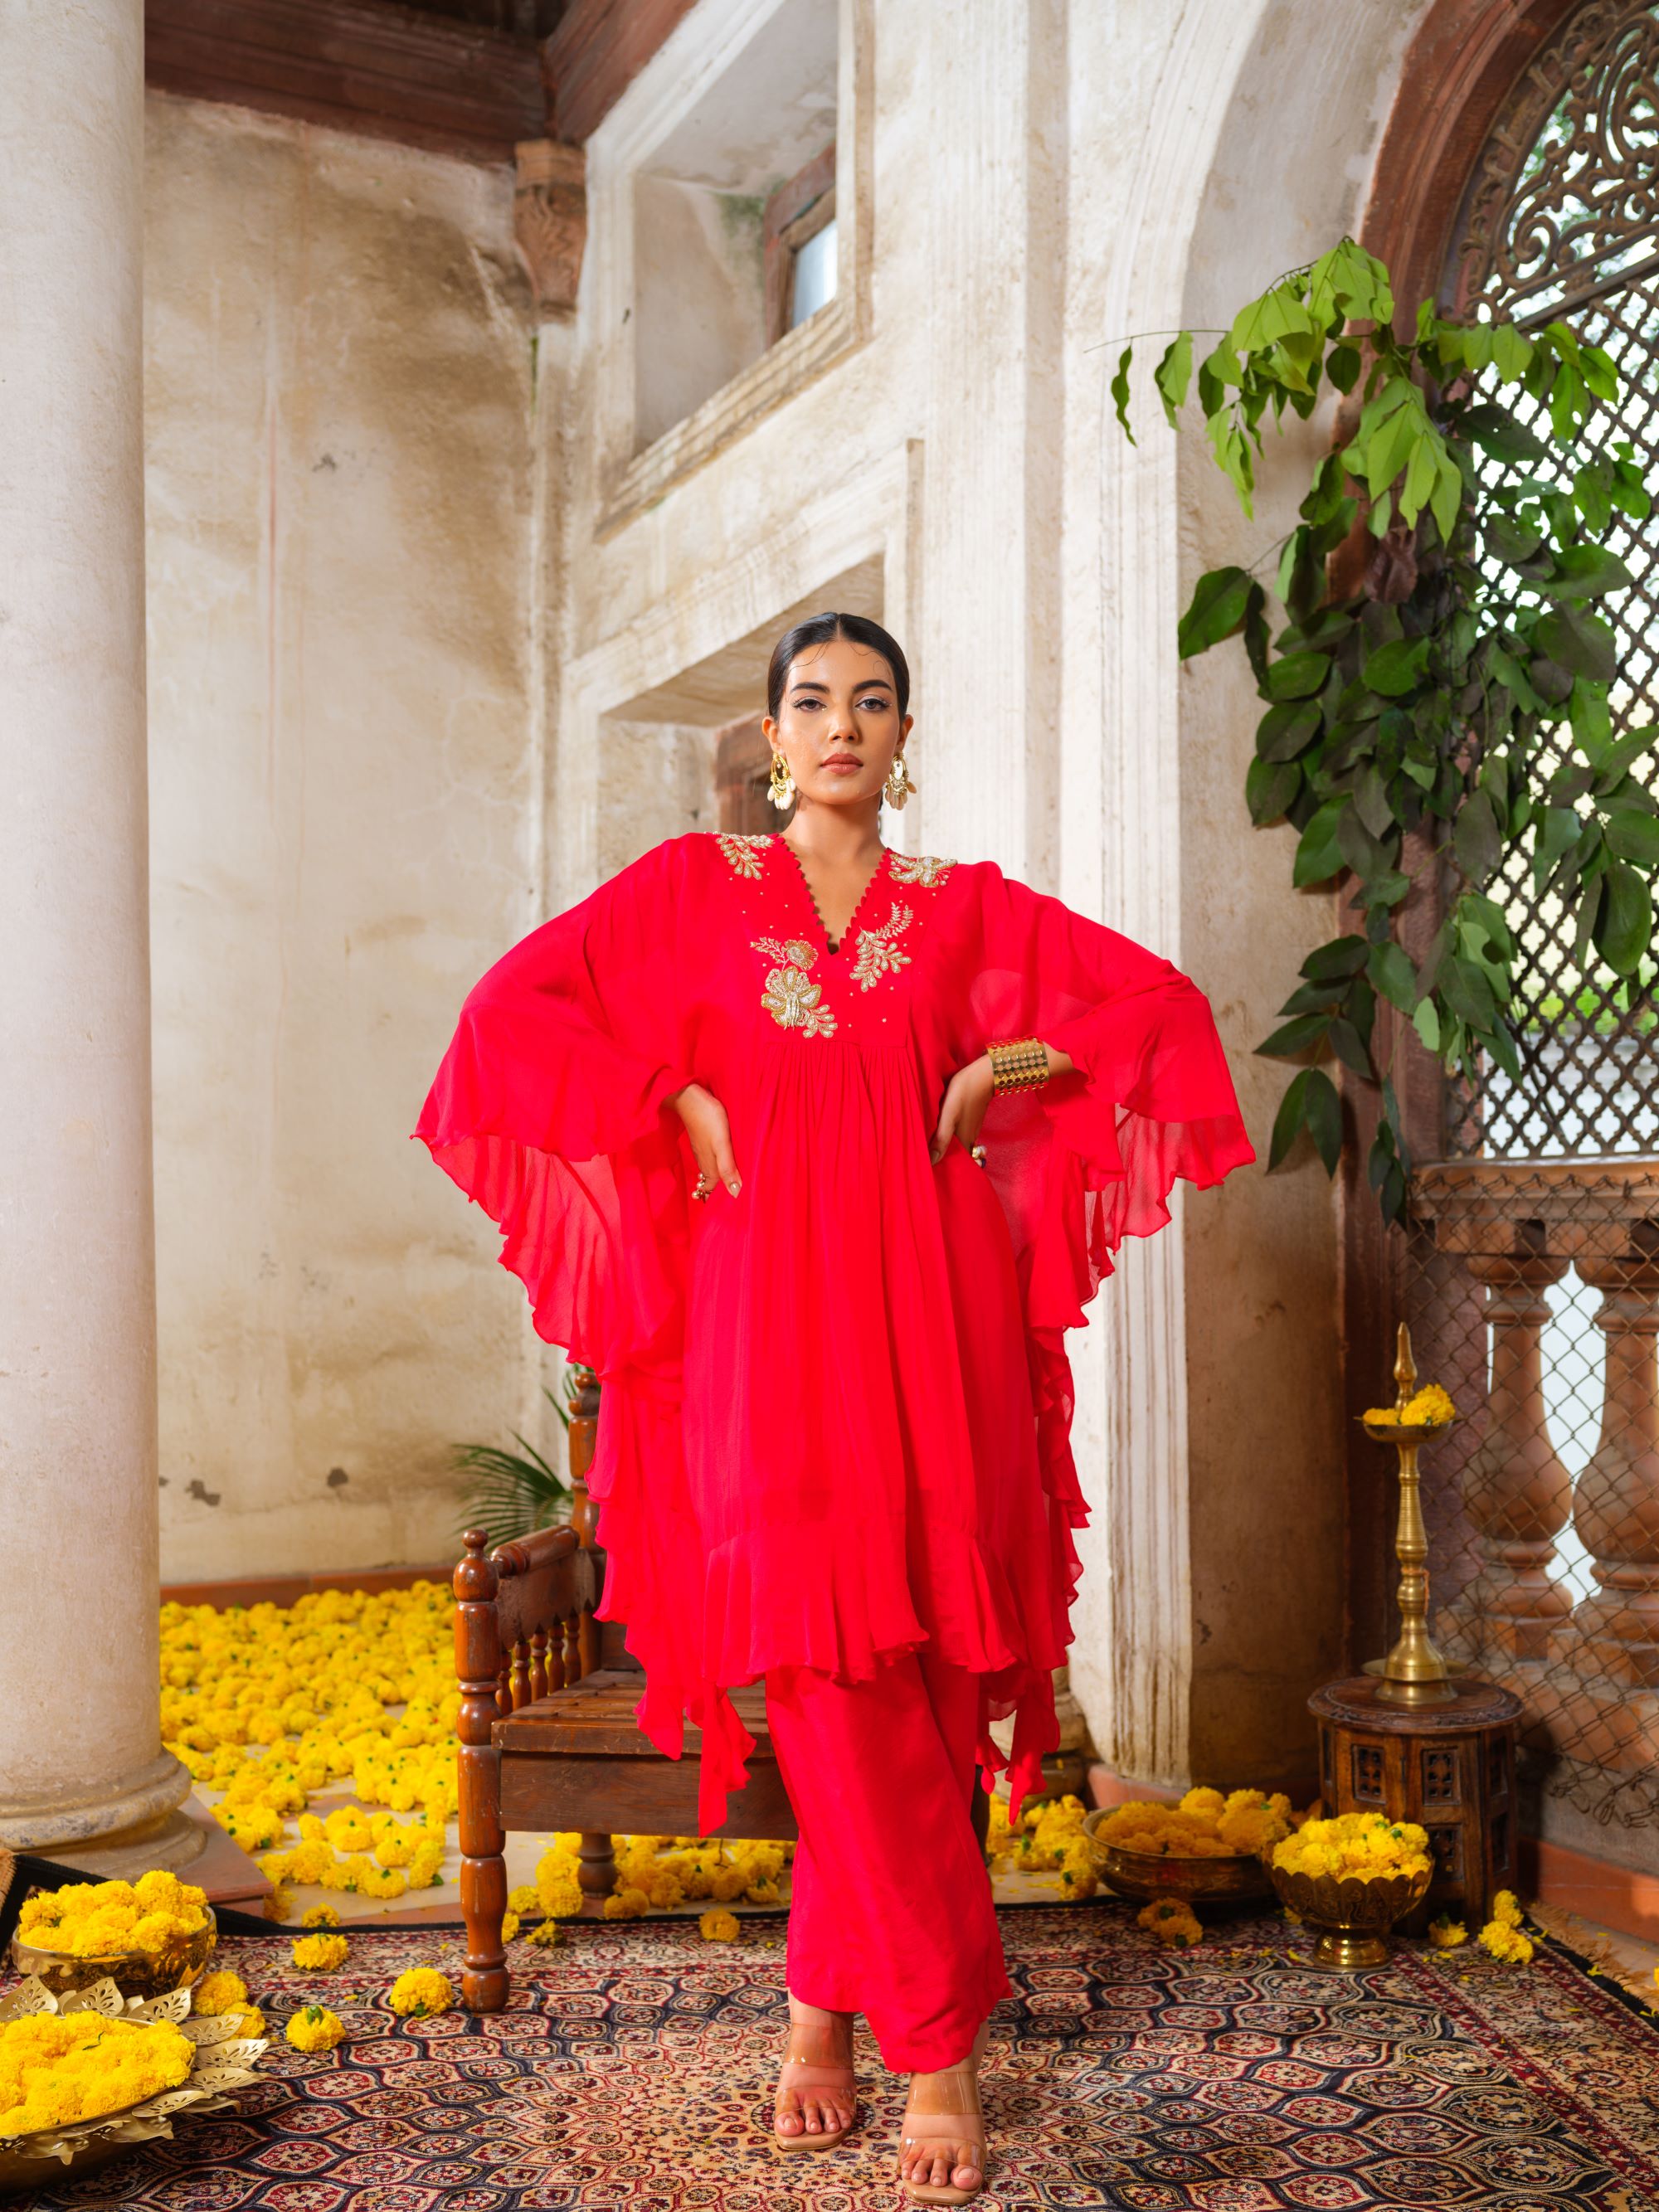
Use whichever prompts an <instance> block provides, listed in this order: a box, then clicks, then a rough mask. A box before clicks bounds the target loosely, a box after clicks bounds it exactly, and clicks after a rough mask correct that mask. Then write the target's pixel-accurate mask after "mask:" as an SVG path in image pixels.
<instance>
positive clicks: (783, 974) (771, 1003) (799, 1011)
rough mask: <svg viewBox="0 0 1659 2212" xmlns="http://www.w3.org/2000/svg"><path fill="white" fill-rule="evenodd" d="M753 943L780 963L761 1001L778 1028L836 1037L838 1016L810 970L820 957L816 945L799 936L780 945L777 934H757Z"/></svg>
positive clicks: (771, 972) (810, 1034)
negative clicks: (825, 998) (813, 945)
mask: <svg viewBox="0 0 1659 2212" xmlns="http://www.w3.org/2000/svg"><path fill="white" fill-rule="evenodd" d="M750 943H751V945H752V948H753V950H754V951H757V952H763V953H764V954H765V955H766V957H767V958H768V959H769V960H775V961H776V962H777V963H778V964H777V966H776V967H775V968H774V969H771V970H770V971H769V974H768V975H767V978H766V984H765V987H764V988H763V991H762V992H761V1004H762V1006H764V1007H765V1009H766V1011H767V1012H768V1013H769V1014H770V1015H771V1017H772V1018H773V1020H774V1021H775V1023H776V1024H777V1025H778V1027H779V1028H780V1029H784V1030H800V1031H801V1033H802V1035H803V1036H810V1037H811V1036H834V1035H835V1032H836V1017H835V1015H834V1014H833V1013H832V1012H831V1011H830V1009H829V1007H828V1006H825V1005H824V1004H823V985H822V984H821V983H815V982H814V981H812V979H811V975H809V974H808V973H807V970H808V969H810V968H811V965H812V963H813V962H814V961H815V960H816V959H817V957H818V956H817V952H816V951H815V950H814V949H813V947H812V946H811V945H808V944H807V943H805V940H804V939H800V938H798V937H797V938H791V939H790V940H789V941H788V943H787V944H780V943H779V941H778V939H776V938H775V937H757V938H754V939H751V940H750Z"/></svg>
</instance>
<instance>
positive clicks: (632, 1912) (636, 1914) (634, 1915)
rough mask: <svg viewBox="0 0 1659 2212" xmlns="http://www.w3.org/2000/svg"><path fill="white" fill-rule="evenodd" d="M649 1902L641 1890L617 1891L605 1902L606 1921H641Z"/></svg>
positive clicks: (649, 1906) (647, 1910)
mask: <svg viewBox="0 0 1659 2212" xmlns="http://www.w3.org/2000/svg"><path fill="white" fill-rule="evenodd" d="M650 1910H651V1900H650V1899H649V1898H648V1897H647V1895H646V1893H645V1892H644V1891H643V1890H642V1889H619V1890H617V1891H616V1892H615V1893H614V1894H613V1895H611V1896H610V1897H607V1898H606V1899H605V1918H606V1919H607V1920H643V1919H644V1917H645V1916H646V1914H647V1912H649V1911H650Z"/></svg>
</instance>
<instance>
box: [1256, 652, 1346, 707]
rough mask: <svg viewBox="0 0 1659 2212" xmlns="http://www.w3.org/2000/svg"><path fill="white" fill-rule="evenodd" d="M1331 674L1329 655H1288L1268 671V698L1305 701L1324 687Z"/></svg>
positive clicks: (1275, 662) (1277, 661)
mask: <svg viewBox="0 0 1659 2212" xmlns="http://www.w3.org/2000/svg"><path fill="white" fill-rule="evenodd" d="M1330 672H1331V663H1330V656H1329V654H1328V653H1286V654H1285V657H1284V659H1282V660H1276V661H1274V663H1273V666H1272V667H1271V668H1270V669H1269V670H1268V671H1267V694H1268V696H1269V697H1270V698H1273V699H1305V698H1307V697H1308V696H1310V693H1312V692H1315V691H1317V690H1319V689H1320V688H1321V687H1322V684H1324V682H1325V679H1326V678H1327V677H1328V676H1329V674H1330Z"/></svg>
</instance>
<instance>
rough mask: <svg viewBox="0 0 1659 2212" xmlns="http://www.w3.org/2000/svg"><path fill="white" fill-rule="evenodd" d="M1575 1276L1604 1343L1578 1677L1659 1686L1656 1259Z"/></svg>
mask: <svg viewBox="0 0 1659 2212" xmlns="http://www.w3.org/2000/svg"><path fill="white" fill-rule="evenodd" d="M1638 1226H1639V1228H1640V1229H1641V1230H1643V1231H1647V1230H1649V1229H1650V1225H1649V1224H1648V1223H1646V1222H1643V1223H1641V1224H1639V1225H1638ZM1643 1241H1644V1243H1650V1242H1651V1239H1650V1238H1645V1237H1644V1240H1643ZM1578 1272H1579V1273H1580V1274H1581V1275H1582V1276H1583V1279H1584V1280H1585V1281H1586V1282H1587V1283H1589V1284H1590V1285H1592V1286H1593V1288H1595V1289H1596V1290H1598V1291H1601V1293H1602V1298H1601V1309H1600V1310H1599V1311H1598V1312H1597V1314H1596V1316H1595V1325H1596V1327H1597V1328H1600V1329H1601V1330H1603V1331H1604V1332H1605V1333H1606V1336H1607V1373H1606V1376H1605V1378H1604V1382H1603V1386H1602V1401H1601V1440H1600V1442H1599V1443H1597V1445H1596V1447H1595V1453H1594V1454H1593V1455H1592V1456H1591V1458H1590V1460H1589V1463H1588V1464H1587V1465H1586V1467H1585V1468H1584V1470H1583V1474H1581V1475H1580V1476H1579V1478H1578V1485H1577V1498H1576V1502H1575V1504H1574V1508H1573V1522H1574V1525H1575V1527H1576V1528H1577V1531H1578V1534H1579V1536H1580V1537H1581V1538H1582V1539H1583V1545H1584V1548H1585V1550H1586V1551H1588V1552H1589V1554H1590V1558H1591V1567H1590V1571H1591V1573H1592V1574H1593V1575H1594V1576H1595V1579H1596V1582H1597V1583H1599V1584H1600V1588H1599V1589H1597V1590H1595V1592H1594V1593H1593V1594H1592V1595H1590V1596H1589V1597H1587V1598H1585V1599H1583V1601H1581V1603H1580V1604H1579V1605H1578V1607H1577V1609H1576V1611H1575V1613H1574V1614H1573V1626H1575V1628H1577V1630H1578V1632H1580V1634H1581V1636H1582V1638H1583V1647H1582V1650H1583V1656H1582V1657H1581V1659H1580V1663H1579V1668H1578V1671H1579V1674H1581V1676H1583V1677H1587V1678H1588V1679H1589V1680H1591V1681H1595V1680H1598V1679H1599V1680H1601V1681H1602V1682H1604V1683H1605V1684H1607V1685H1610V1686H1613V1687H1615V1688H1617V1689H1618V1690H1620V1691H1626V1692H1627V1691H1631V1690H1654V1689H1659V1359H1656V1352H1655V1345H1656V1339H1659V1258H1656V1257H1655V1256H1653V1255H1652V1254H1651V1252H1650V1251H1649V1250H1641V1251H1633V1252H1632V1254H1631V1255H1628V1256H1618V1255H1615V1256H1613V1257H1611V1258H1609V1257H1605V1256H1601V1255H1598V1256H1597V1257H1595V1259H1589V1258H1581V1259H1580V1261H1579V1262H1578ZM1587 1661H1588V1663H1586V1662H1587ZM1609 1763H1611V1761H1609Z"/></svg>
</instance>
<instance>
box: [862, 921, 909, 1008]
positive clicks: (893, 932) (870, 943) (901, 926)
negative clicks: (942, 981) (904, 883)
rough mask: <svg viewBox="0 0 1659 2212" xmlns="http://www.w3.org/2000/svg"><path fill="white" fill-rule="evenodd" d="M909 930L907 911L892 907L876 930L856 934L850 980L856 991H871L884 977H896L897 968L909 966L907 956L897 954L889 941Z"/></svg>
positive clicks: (905, 953) (866, 930)
mask: <svg viewBox="0 0 1659 2212" xmlns="http://www.w3.org/2000/svg"><path fill="white" fill-rule="evenodd" d="M908 927H910V909H909V908H908V906H900V905H898V904H897V903H896V902H895V904H894V907H893V911H892V913H891V914H890V915H889V916H888V918H887V920H886V921H884V923H883V924H882V926H881V927H880V928H879V929H861V930H860V932H859V951H858V957H857V959H856V960H855V961H854V963H853V981H854V982H855V983H856V984H857V985H858V987H859V988H860V991H873V990H874V989H875V987H876V985H877V984H878V983H879V982H880V981H881V979H882V977H883V976H884V975H897V973H898V971H899V969H901V968H908V966H909V965H910V956H909V954H908V952H904V951H900V949H899V947H898V946H897V945H896V944H895V943H894V942H893V939H895V938H896V937H897V936H898V935H899V934H900V933H901V932H902V931H903V930H907V929H908Z"/></svg>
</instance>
